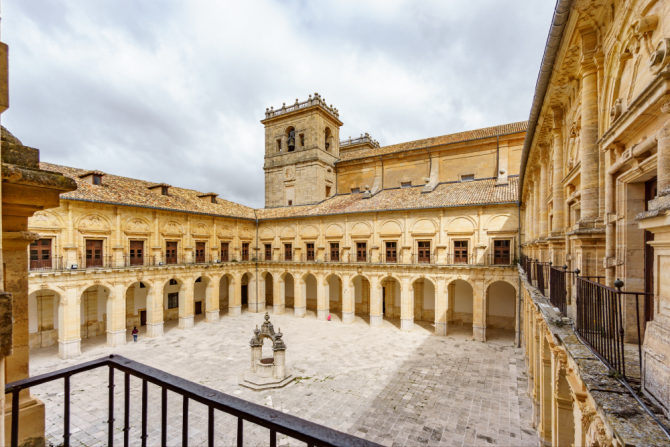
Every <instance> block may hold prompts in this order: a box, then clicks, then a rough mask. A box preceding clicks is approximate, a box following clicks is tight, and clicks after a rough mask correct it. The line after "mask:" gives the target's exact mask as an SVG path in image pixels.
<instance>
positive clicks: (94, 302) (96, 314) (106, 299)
mask: <svg viewBox="0 0 670 447" xmlns="http://www.w3.org/2000/svg"><path fill="white" fill-rule="evenodd" d="M79 290H81V293H80V294H79V299H78V304H79V310H80V313H79V315H80V320H79V321H80V325H81V338H82V339H85V338H93V337H97V336H100V335H105V334H106V332H107V330H108V327H107V324H105V323H106V321H107V322H109V321H111V319H109V318H107V314H108V312H109V310H110V309H109V308H110V301H112V300H113V298H112V296H111V292H112V289H111V288H110V287H109V286H108V285H106V284H104V285H103V284H102V283H97V284H96V283H87V284H84V285H82V286H81V287H80V288H79ZM59 319H60V318H59Z"/></svg>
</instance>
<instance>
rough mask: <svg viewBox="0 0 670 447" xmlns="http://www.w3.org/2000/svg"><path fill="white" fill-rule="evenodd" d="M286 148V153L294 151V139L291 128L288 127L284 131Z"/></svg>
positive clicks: (293, 132)
mask: <svg viewBox="0 0 670 447" xmlns="http://www.w3.org/2000/svg"><path fill="white" fill-rule="evenodd" d="M286 147H287V148H288V152H293V151H295V147H296V139H295V129H294V128H293V126H289V128H288V129H286Z"/></svg>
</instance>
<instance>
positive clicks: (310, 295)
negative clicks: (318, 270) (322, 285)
mask: <svg viewBox="0 0 670 447" xmlns="http://www.w3.org/2000/svg"><path fill="white" fill-rule="evenodd" d="M304 281H305V284H304V290H303V292H304V296H305V305H306V307H307V310H311V311H312V312H313V313H314V316H315V317H316V309H317V302H316V298H317V290H316V289H317V282H316V277H315V276H314V275H312V274H311V273H308V274H307V275H306V276H305V278H304Z"/></svg>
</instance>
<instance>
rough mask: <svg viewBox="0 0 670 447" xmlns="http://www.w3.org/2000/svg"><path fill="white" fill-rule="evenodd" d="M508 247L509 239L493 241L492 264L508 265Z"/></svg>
mask: <svg viewBox="0 0 670 447" xmlns="http://www.w3.org/2000/svg"><path fill="white" fill-rule="evenodd" d="M510 245H511V241H510V240H509V239H507V240H504V241H493V263H494V264H504V265H507V264H509V263H510Z"/></svg>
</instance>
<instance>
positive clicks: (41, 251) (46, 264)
mask: <svg viewBox="0 0 670 447" xmlns="http://www.w3.org/2000/svg"><path fill="white" fill-rule="evenodd" d="M51 267H52V263H51V239H39V240H36V241H35V242H33V243H32V244H30V269H31V270H33V269H50V268H51Z"/></svg>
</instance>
